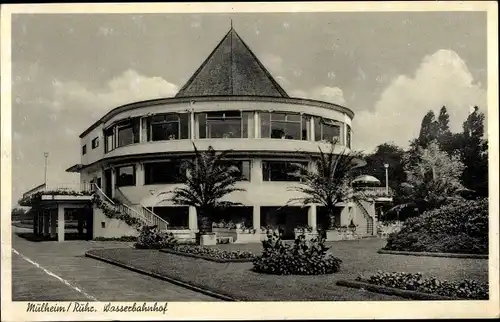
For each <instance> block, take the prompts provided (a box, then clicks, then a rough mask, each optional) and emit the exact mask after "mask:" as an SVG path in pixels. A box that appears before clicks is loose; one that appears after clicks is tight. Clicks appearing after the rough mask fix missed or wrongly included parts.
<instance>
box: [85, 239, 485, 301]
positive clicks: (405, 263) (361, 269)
mask: <svg viewBox="0 0 500 322" xmlns="http://www.w3.org/2000/svg"><path fill="white" fill-rule="evenodd" d="M383 243H384V241H382V240H372V239H370V240H360V241H345V242H335V243H330V244H329V245H330V246H332V248H331V250H330V251H331V252H332V253H333V254H334V255H335V256H337V257H339V258H340V259H342V260H343V265H342V267H341V271H340V272H339V273H336V274H330V275H318V276H296V275H295V276H294V275H290V276H276V275H267V274H259V273H256V272H253V271H252V270H251V269H252V267H253V265H252V263H224V264H223V263H215V262H210V261H206V260H203V259H195V258H188V257H185V256H180V255H174V254H168V253H162V252H159V251H154V250H137V249H131V248H129V249H119V248H115V249H102V250H91V251H90V253H93V254H96V255H97V256H100V257H104V258H108V259H112V260H115V261H117V262H120V263H122V264H125V265H129V266H133V267H135V268H139V269H143V270H146V271H150V272H153V273H156V274H159V275H164V276H168V277H170V278H174V279H177V280H179V281H182V282H185V283H189V284H191V285H194V286H198V287H202V288H205V289H208V290H210V291H213V292H216V293H219V294H223V295H226V296H230V297H233V298H236V299H238V300H243V301H245V300H247V301H314V300H316V301H349V300H357V301H369V300H372V301H373V300H378V301H381V300H387V301H390V300H392V301H394V300H402V298H400V297H396V296H389V295H384V294H376V293H371V292H368V291H364V290H359V289H352V288H346V287H342V286H338V285H336V282H337V281H339V280H346V279H347V280H353V279H354V278H356V277H357V276H358V275H359V274H370V273H375V272H376V271H377V270H382V271H387V272H394V271H404V272H424V273H425V274H424V275H429V276H436V277H439V278H442V279H448V280H461V279H465V278H469V279H476V280H479V281H487V279H488V261H487V260H477V259H457V258H437V257H429V258H423V257H413V256H398V255H382V254H377V250H378V249H379V248H381V246H382V245H383ZM215 247H219V248H223V249H232V250H236V249H239V250H249V251H253V252H255V253H258V252H260V251H259V250H260V247H261V245H259V244H246V245H235V244H232V245H228V244H224V245H217V246H215Z"/></svg>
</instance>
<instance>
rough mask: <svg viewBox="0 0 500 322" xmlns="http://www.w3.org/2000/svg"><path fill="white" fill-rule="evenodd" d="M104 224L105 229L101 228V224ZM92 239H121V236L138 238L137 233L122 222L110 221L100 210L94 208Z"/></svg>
mask: <svg viewBox="0 0 500 322" xmlns="http://www.w3.org/2000/svg"><path fill="white" fill-rule="evenodd" d="M102 222H104V223H105V228H102V225H101V223H102ZM93 233H94V238H96V237H106V238H114V237H122V236H138V235H139V232H138V231H137V230H136V229H135V228H133V227H130V226H129V225H127V223H126V222H124V221H123V220H118V219H111V218H108V217H106V216H105V215H104V214H103V212H102V210H101V209H99V208H96V207H94V232H93Z"/></svg>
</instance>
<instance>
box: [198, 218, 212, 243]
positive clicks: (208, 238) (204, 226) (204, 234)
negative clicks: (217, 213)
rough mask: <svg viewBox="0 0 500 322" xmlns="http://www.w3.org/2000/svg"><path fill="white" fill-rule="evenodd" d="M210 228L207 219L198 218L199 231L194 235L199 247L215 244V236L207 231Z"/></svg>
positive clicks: (209, 230)
mask: <svg viewBox="0 0 500 322" xmlns="http://www.w3.org/2000/svg"><path fill="white" fill-rule="evenodd" d="M210 226H211V223H210V220H209V218H208V217H206V216H203V217H201V218H200V229H199V232H198V233H196V242H197V243H198V244H199V245H201V246H206V245H216V244H217V235H216V234H215V233H214V232H212V231H211V229H209V228H210Z"/></svg>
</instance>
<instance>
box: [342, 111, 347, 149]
mask: <svg viewBox="0 0 500 322" xmlns="http://www.w3.org/2000/svg"><path fill="white" fill-rule="evenodd" d="M346 118H347V116H346V114H344V122H343V124H344V126H343V127H342V130H343V132H344V133H343V134H342V140H343V142H342V145H344V146H347V122H346Z"/></svg>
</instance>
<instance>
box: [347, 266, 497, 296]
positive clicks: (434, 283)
mask: <svg viewBox="0 0 500 322" xmlns="http://www.w3.org/2000/svg"><path fill="white" fill-rule="evenodd" d="M356 281H361V282H365V283H369V284H374V285H380V286H386V287H392V288H397V289H402V290H409V291H416V292H422V293H427V294H434V295H439V296H446V297H454V298H461V299H471V300H487V299H488V298H489V294H488V284H487V283H479V282H477V281H474V280H469V279H466V280H463V281H459V282H449V281H446V280H439V279H437V278H435V277H430V278H424V277H423V275H422V274H421V273H400V272H393V273H385V272H377V273H376V274H374V275H371V276H369V277H368V278H363V277H361V276H358V277H357V278H356Z"/></svg>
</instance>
